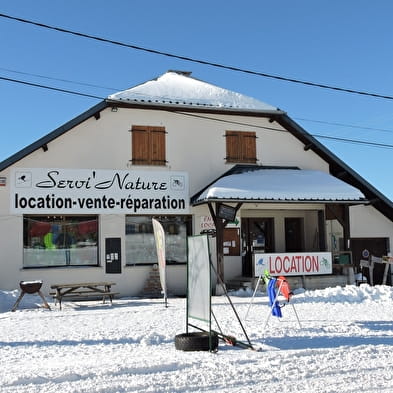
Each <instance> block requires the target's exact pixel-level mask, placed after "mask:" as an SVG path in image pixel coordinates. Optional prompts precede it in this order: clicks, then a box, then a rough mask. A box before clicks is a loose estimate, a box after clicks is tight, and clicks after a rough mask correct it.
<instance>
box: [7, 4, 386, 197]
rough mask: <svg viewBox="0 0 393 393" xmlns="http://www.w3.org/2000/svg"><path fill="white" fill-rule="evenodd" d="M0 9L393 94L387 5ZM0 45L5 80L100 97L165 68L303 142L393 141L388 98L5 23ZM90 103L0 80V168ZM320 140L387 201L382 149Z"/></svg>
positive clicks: (301, 77) (69, 27)
mask: <svg viewBox="0 0 393 393" xmlns="http://www.w3.org/2000/svg"><path fill="white" fill-rule="evenodd" d="M0 13H1V14H6V15H10V16H14V17H18V18H23V19H28V20H32V21H35V22H39V23H43V24H47V25H51V26H57V27H61V28H64V29H67V30H73V31H78V32H82V33H85V34H89V35H94V36H99V37H103V38H107V39H110V40H114V41H120V42H124V43H128V44H132V45H137V46H141V47H145V48H151V49H155V50H159V51H163V52H168V53H173V54H176V55H180V56H187V57H192V58H195V59H201V60H205V61H209V62H213V63H220V64H224V65H228V66H235V67H238V68H242V69H248V70H253V71H257V72H262V73H266V74H272V75H278V76H283V77H287V78H293V79H298V80H304V81H311V82H315V83H320V84H325V85H331V86H338V87H343V88H348V89H353V90H359V91H365V92H370V93H377V94H381V95H387V96H393V71H392V70H393V64H392V63H393V57H392V56H393V48H392V46H393V40H392V37H393V23H392V22H391V16H392V15H393V2H392V1H390V0H377V1H375V2H370V1H365V0H346V1H343V0H329V1H327V0H297V1H293V0H283V1H280V2H274V1H265V0H242V1H238V0H237V1H234V0H198V1H197V2H187V1H184V0H183V1H178V0H167V1H165V2H164V1H160V0H156V1H153V0H144V1H136V0H135V1H134V0H128V1H127V0H118V1H115V2H110V1H103V0H83V1H81V0H57V1H55V0H35V1H31V0H13V1H3V2H1V3H0ZM0 50H1V52H0V53H1V55H0V77H3V78H11V79H16V80H21V81H26V82H31V83H37V84H41V85H47V86H51V87H55V88H60V89H67V90H72V91H76V92H81V93H85V94H91V95H95V96H98V97H103V98H104V97H106V96H108V95H109V94H112V93H114V92H116V91H119V90H123V89H126V88H129V87H132V86H135V85H137V84H140V83H143V82H145V81H147V80H150V79H152V78H155V77H157V76H159V75H161V74H163V73H165V72H166V71H167V70H169V69H179V70H186V71H192V75H193V76H194V77H196V78H198V79H202V80H204V81H206V82H209V83H213V84H216V85H218V86H221V87H224V88H227V89H230V90H234V91H238V92H240V93H243V94H246V95H249V96H252V97H255V98H257V99H259V100H261V101H264V102H266V103H269V104H271V105H274V106H277V107H279V108H280V109H282V110H284V111H286V112H287V113H288V115H289V116H290V117H292V118H293V119H294V120H295V121H297V122H298V123H299V124H300V125H301V126H303V127H304V128H305V129H306V130H307V131H308V132H309V133H310V134H312V135H321V136H325V137H338V138H345V139H350V140H360V141H367V142H372V143H379V144H384V145H390V146H392V145H393V124H392V123H393V100H390V99H382V98H375V97H370V96H365V95H355V94H349V93H344V92H338V91H331V90H326V89H321V88H316V87H310V86H305V85H301V84H295V83H290V82H285V81H279V80H275V79H270V78H265V77H260V76H255V75H248V74H244V73H240V72H234V71H229V70H224V69H219V68H215V67H211V66H207V65H202V64H197V63H192V62H187V61H184V60H177V59H174V58H169V57H165V56H159V55H156V54H151V53H147V52H143V51H137V50H133V49H129V48H124V47H119V46H115V45H111V44H109V43H104V42H97V41H93V40H90V39H86V38H82V37H77V36H73V35H68V34H65V33H61V32H57V31H53V30H48V29H44V28H40V27H37V26H32V25H29V24H25V23H21V22H17V21H12V20H9V19H7V18H4V17H0ZM99 101H100V99H93V98H87V97H79V96H76V95H72V94H65V93H60V92H55V91H50V90H47V89H40V88H37V87H29V86H26V85H23V84H19V83H14V82H9V81H4V80H0V119H1V121H0V136H1V143H0V161H2V160H4V159H6V158H8V157H9V156H10V155H12V154H14V153H16V152H17V151H19V150H20V149H22V148H23V147H25V146H27V145H29V144H30V143H32V142H34V141H35V140H37V139H38V138H40V137H42V136H44V135H46V134H48V133H49V132H51V131H53V130H54V129H55V128H57V127H59V126H61V125H62V124H64V123H66V122H67V121H69V120H71V119H72V118H74V117H75V116H77V115H79V114H81V113H82V112H84V111H85V110H87V109H89V108H90V107H92V106H93V105H95V104H96V103H98V102H99ZM338 124H340V125H338ZM342 124H344V125H345V126H343V125H342ZM318 139H319V140H320V141H321V142H322V143H323V144H324V145H325V146H327V147H328V148H329V149H330V150H331V151H332V152H333V153H334V154H336V155H337V156H338V157H339V158H340V159H342V160H343V161H344V162H346V163H347V164H348V165H349V166H351V167H352V168H353V169H354V170H355V171H357V172H358V173H359V174H360V175H361V176H362V177H364V178H365V179H366V180H367V181H368V182H370V183H371V184H372V185H373V186H374V187H376V188H377V189H378V190H380V191H381V192H382V193H384V194H385V195H386V196H387V197H388V198H390V199H391V200H393V181H392V180H391V179H392V177H391V174H390V171H391V170H392V169H393V164H392V162H393V160H392V153H393V149H392V147H384V148H383V147H373V146H370V145H362V144H356V143H350V142H343V141H335V140H331V139H326V138H322V137H318Z"/></svg>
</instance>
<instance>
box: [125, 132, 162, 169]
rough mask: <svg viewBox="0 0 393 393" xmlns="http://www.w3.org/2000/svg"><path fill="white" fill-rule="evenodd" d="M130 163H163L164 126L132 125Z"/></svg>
mask: <svg viewBox="0 0 393 393" xmlns="http://www.w3.org/2000/svg"><path fill="white" fill-rule="evenodd" d="M131 131H132V163H133V164H136V165H138V164H139V165H165V163H166V160H165V154H166V152H165V127H150V126H132V130H131Z"/></svg>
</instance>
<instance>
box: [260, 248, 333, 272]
mask: <svg viewBox="0 0 393 393" xmlns="http://www.w3.org/2000/svg"><path fill="white" fill-rule="evenodd" d="M254 266H255V277H259V276H261V275H263V273H264V272H265V270H267V271H268V272H269V273H270V275H272V276H280V275H284V276H307V275H316V274H331V273H332V270H333V265H332V254H331V253H330V252H299V253H279V254H263V253H260V254H254Z"/></svg>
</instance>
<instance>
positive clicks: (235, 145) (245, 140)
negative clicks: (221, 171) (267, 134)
mask: <svg viewBox="0 0 393 393" xmlns="http://www.w3.org/2000/svg"><path fill="white" fill-rule="evenodd" d="M225 138H226V153H227V156H226V162H227V163H233V162H237V163H250V164H255V163H256V162H257V150H256V134H255V132H251V131H226V133H225Z"/></svg>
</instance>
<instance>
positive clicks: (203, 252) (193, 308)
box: [187, 235, 211, 322]
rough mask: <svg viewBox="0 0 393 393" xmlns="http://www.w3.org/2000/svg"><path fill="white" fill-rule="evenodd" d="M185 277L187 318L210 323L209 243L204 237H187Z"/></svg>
mask: <svg viewBox="0 0 393 393" xmlns="http://www.w3.org/2000/svg"><path fill="white" fill-rule="evenodd" d="M187 275H188V286H187V287H188V294H187V313H188V317H189V318H194V319H198V320H200V321H204V322H210V311H211V305H210V296H211V272H210V254H209V241H208V237H207V236H206V235H197V236H189V237H188V270H187Z"/></svg>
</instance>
